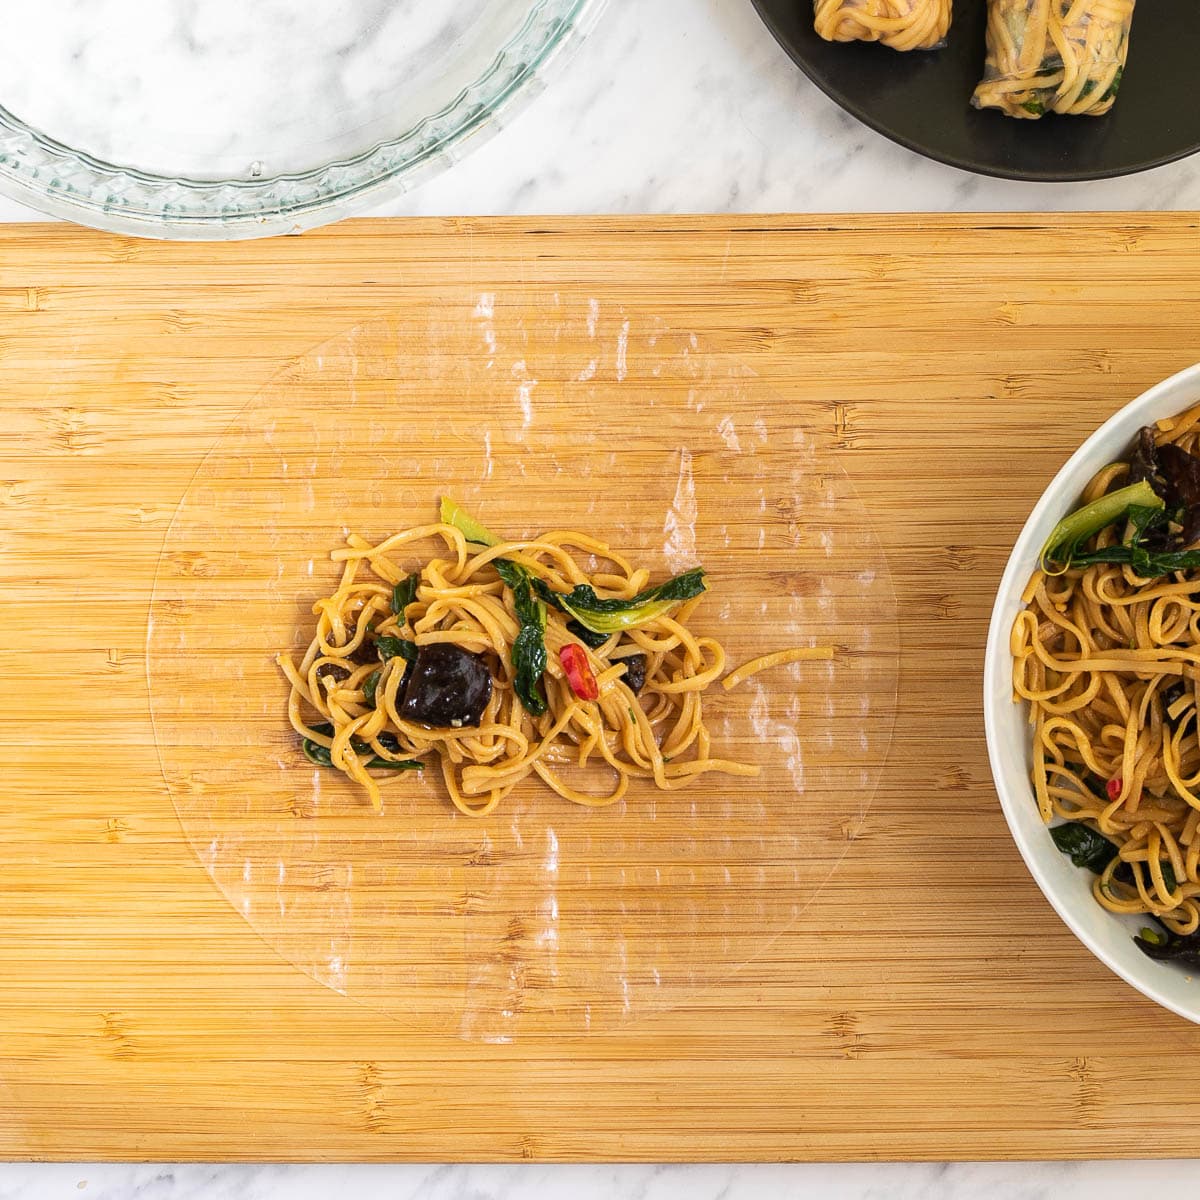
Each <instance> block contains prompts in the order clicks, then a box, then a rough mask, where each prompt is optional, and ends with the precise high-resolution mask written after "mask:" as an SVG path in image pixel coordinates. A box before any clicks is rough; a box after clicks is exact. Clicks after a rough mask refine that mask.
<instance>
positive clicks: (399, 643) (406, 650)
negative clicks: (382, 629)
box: [375, 637, 417, 662]
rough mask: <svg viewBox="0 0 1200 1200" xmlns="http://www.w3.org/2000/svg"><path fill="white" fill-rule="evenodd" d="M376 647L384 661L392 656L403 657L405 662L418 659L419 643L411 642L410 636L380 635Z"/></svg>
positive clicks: (376, 640)
mask: <svg viewBox="0 0 1200 1200" xmlns="http://www.w3.org/2000/svg"><path fill="white" fill-rule="evenodd" d="M375 649H376V650H378V651H379V657H380V658H381V659H382V660H383V661H384V662H387V661H388V659H391V658H402V659H404V661H405V662H416V661H417V643H416V642H410V641H409V640H408V638H401V637H378V638H376V639H375Z"/></svg>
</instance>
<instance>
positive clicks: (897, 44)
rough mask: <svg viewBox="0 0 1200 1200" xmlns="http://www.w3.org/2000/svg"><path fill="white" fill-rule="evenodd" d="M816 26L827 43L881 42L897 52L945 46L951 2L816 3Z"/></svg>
mask: <svg viewBox="0 0 1200 1200" xmlns="http://www.w3.org/2000/svg"><path fill="white" fill-rule="evenodd" d="M813 9H814V13H815V19H814V25H815V27H816V30H817V33H818V34H820V36H821V37H823V38H824V39H825V40H826V41H827V42H881V43H882V44H883V45H885V46H890V47H891V48H892V49H893V50H933V49H936V48H937V47H938V46H941V45H943V44H944V43H945V40H946V33H947V31H948V30H949V28H950V19H951V0H815V3H814V6H813Z"/></svg>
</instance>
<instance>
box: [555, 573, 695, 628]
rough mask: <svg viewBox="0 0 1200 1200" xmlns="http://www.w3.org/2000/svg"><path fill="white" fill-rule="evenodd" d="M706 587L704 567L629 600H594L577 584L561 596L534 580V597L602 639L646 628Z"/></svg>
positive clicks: (590, 590)
mask: <svg viewBox="0 0 1200 1200" xmlns="http://www.w3.org/2000/svg"><path fill="white" fill-rule="evenodd" d="M707 587H708V584H707V583H705V581H704V568H703V567H693V568H692V570H690V571H685V572H684V573H683V574H682V575H676V576H675V577H674V578H673V579H668V580H667V581H666V583H660V584H659V585H658V586H657V587H652V588H647V589H646V590H645V591H643V592H638V594H637V595H636V596H632V597H630V599H628V600H620V599H617V598H615V597H600V596H597V595H596V592H595V590H594V589H593V588H592V587H590V586H589V585H588V584H586V583H580V584H577V585H576V586H575V587H574V588H573V589H572V590H571V591H570V592H566V593H564V592H555V591H553V590H552V589H551V588H550V587H549V586H547V584H546V583H545V582H544V581H543V580H540V579H535V580H534V588H535V589H536V590H537V594H538V595H539V596H541V598H542V599H543V600H544V601H546V603H547V604H552V605H554V607H555V608H558V609H561V610H562V611H563V612H565V613H569V614H570V615H571V616H572V617H574V618H575V620H576V621H578V622H579V624H580V625H582V626H583V627H584V628H585V629H588V630H590V631H591V632H592V633H595V634H603V635H604V636H605V637H607V636H609V635H611V634H614V633H620V632H621V631H622V630H624V629H636V628H637V626H639V625H645V624H646V622H647V621H653V620H654V618H655V617H659V616H661V615H662V614H663V613H665V612H668V611H669V610H670V609H672V608H674V607H675V605H676V604H680V603H682V602H683V601H684V600H690V599H691V598H692V597H693V596H699V595H700V593H701V592H703V591H704V590H705V589H706V588H707Z"/></svg>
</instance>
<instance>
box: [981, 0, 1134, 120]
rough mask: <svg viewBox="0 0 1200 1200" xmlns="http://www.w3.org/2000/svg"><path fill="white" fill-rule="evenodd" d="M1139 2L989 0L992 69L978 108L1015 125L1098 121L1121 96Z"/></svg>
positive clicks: (986, 76)
mask: <svg viewBox="0 0 1200 1200" xmlns="http://www.w3.org/2000/svg"><path fill="white" fill-rule="evenodd" d="M1133 6H1134V0H988V26H987V62H986V64H985V66H984V71H983V80H982V82H981V83H980V84H979V86H978V87H977V88H976V89H975V95H974V96H973V97H972V100H971V103H972V104H973V105H974V106H975V107H976V108H998V109H999V110H1000V111H1001V112H1003V113H1005V114H1006V115H1008V116H1010V117H1019V118H1022V119H1026V120H1029V119H1034V118H1037V117H1040V116H1042V115H1043V114H1044V113H1049V112H1056V113H1068V114H1072V115H1074V116H1093V117H1098V116H1100V115H1101V114H1103V113H1106V112H1108V110H1109V109H1110V108H1112V106H1113V101H1114V100H1115V99H1116V96H1117V88H1118V87H1119V86H1120V83H1121V74H1122V72H1123V71H1124V69H1125V56H1126V54H1127V53H1128V51H1129V29H1130V26H1131V25H1132V24H1133Z"/></svg>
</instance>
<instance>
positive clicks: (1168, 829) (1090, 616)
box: [984, 364, 1200, 1023]
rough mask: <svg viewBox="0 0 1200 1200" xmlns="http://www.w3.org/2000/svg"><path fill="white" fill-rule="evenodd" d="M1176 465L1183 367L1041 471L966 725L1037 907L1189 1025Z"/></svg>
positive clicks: (1193, 927)
mask: <svg viewBox="0 0 1200 1200" xmlns="http://www.w3.org/2000/svg"><path fill="white" fill-rule="evenodd" d="M1164 448H1166V449H1164ZM1147 456H1148V458H1147ZM1196 456H1200V364H1198V365H1196V366H1193V367H1189V368H1188V369H1187V370H1184V371H1181V372H1180V373H1179V374H1177V375H1173V376H1171V377H1170V378H1169V379H1166V380H1164V381H1163V382H1162V383H1159V384H1157V385H1156V386H1154V387H1152V388H1151V389H1150V390H1149V391H1147V392H1145V393H1143V394H1142V395H1141V396H1139V397H1138V398H1137V399H1136V400H1134V401H1132V402H1131V403H1130V404H1128V405H1126V406H1125V407H1124V408H1123V409H1121V410H1120V411H1119V412H1118V413H1116V414H1115V415H1114V416H1113V417H1111V418H1110V419H1109V420H1108V421H1106V422H1105V423H1104V424H1103V425H1102V426H1101V427H1100V428H1099V429H1098V430H1096V432H1095V433H1094V434H1092V436H1091V437H1089V438H1088V439H1087V440H1086V441H1085V442H1084V443H1083V445H1082V446H1080V448H1079V449H1078V450H1077V451H1076V452H1075V454H1073V455H1072V456H1071V458H1070V459H1069V460H1068V461H1067V463H1066V464H1065V465H1064V466H1063V468H1062V469H1061V470H1060V471H1059V472H1058V474H1057V475H1056V476H1055V477H1054V479H1053V481H1052V482H1051V483H1050V486H1049V487H1048V488H1047V489H1046V491H1045V492H1044V493H1043V495H1042V497H1041V499H1040V500H1039V501H1038V503H1037V505H1036V506H1035V507H1034V509H1033V512H1032V513H1031V514H1030V516H1029V519H1028V520H1027V521H1026V522H1025V526H1024V528H1023V529H1022V530H1021V534H1020V536H1019V537H1018V538H1017V541H1016V544H1015V546H1014V548H1013V551H1012V554H1011V556H1010V558H1009V560H1008V565H1007V567H1006V569H1005V571H1004V575H1003V577H1002V579H1001V582H1000V587H999V591H998V593H997V596H996V602H995V606H994V608H993V611H992V618H991V624H990V627H989V630H988V641H987V650H986V658H985V665H984V722H985V728H986V733H987V743H988V755H989V759H990V763H991V769H992V776H993V778H994V780H995V784H996V790H997V792H998V794H999V797H1000V803H1001V807H1002V809H1003V811H1004V816H1005V818H1006V820H1007V821H1008V825H1009V828H1010V829H1011V831H1012V835H1013V838H1014V840H1015V841H1016V844H1017V848H1018V849H1019V850H1020V852H1021V855H1022V857H1023V858H1024V860H1025V863H1026V865H1027V866H1028V867H1029V870H1030V872H1031V873H1032V875H1033V877H1034V879H1035V881H1036V882H1037V884H1038V886H1039V887H1040V888H1041V889H1042V891H1043V893H1045V896H1046V898H1047V899H1048V900H1049V901H1050V903H1051V905H1053V907H1054V909H1055V910H1056V911H1057V912H1058V914H1059V916H1060V917H1062V919H1063V920H1064V921H1065V922H1066V924H1067V925H1068V926H1069V927H1070V929H1071V930H1072V932H1074V933H1075V935H1076V936H1077V937H1078V938H1079V939H1080V941H1082V942H1083V944H1084V945H1085V946H1087V948H1088V949H1089V950H1091V951H1092V953H1093V954H1095V955H1096V957H1097V958H1099V959H1100V960H1101V961H1102V962H1103V963H1105V964H1106V965H1107V966H1108V967H1109V968H1110V969H1112V970H1113V971H1115V972H1116V973H1117V974H1118V975H1120V976H1121V977H1122V978H1123V979H1124V980H1125V981H1126V982H1127V983H1129V984H1131V985H1132V986H1133V987H1135V988H1137V990H1138V991H1140V992H1141V993H1142V994H1143V995H1145V996H1147V997H1149V998H1150V999H1151V1000H1154V1001H1155V1002H1157V1003H1158V1004H1161V1005H1163V1006H1164V1007H1166V1008H1168V1009H1171V1010H1172V1011H1173V1012H1176V1013H1178V1014H1179V1015H1180V1016H1183V1017H1186V1018H1187V1019H1188V1020H1191V1021H1195V1022H1198V1023H1200V967H1198V966H1197V961H1198V960H1197V951H1198V950H1200V934H1198V933H1197V928H1198V927H1200V874H1198V867H1200V794H1198V792H1200V733H1198V730H1197V697H1198V696H1200V552H1198V551H1197V550H1196V546H1197V544H1198V543H1197V539H1196V535H1197V530H1196V529H1194V528H1191V527H1190V519H1189V518H1190V515H1191V512H1190V508H1187V509H1185V508H1183V507H1180V505H1181V504H1182V500H1181V499H1180V496H1179V494H1178V493H1177V490H1176V489H1175V487H1174V485H1173V484H1172V483H1171V482H1170V480H1169V479H1168V480H1164V478H1163V476H1162V474H1161V471H1162V469H1163V467H1164V466H1165V468H1166V469H1167V471H1168V475H1170V474H1171V472H1172V471H1173V470H1175V469H1177V468H1179V466H1180V464H1182V469H1185V470H1187V471H1189V472H1194V473H1195V482H1196V484H1197V486H1198V487H1200V458H1197V457H1196ZM1144 459H1145V461H1143V460H1144ZM1163 495H1165V496H1166V499H1165V500H1164V499H1162V498H1161V497H1162V496H1163ZM1198 498H1200V496H1198ZM1197 512H1198V513H1200V509H1197Z"/></svg>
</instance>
